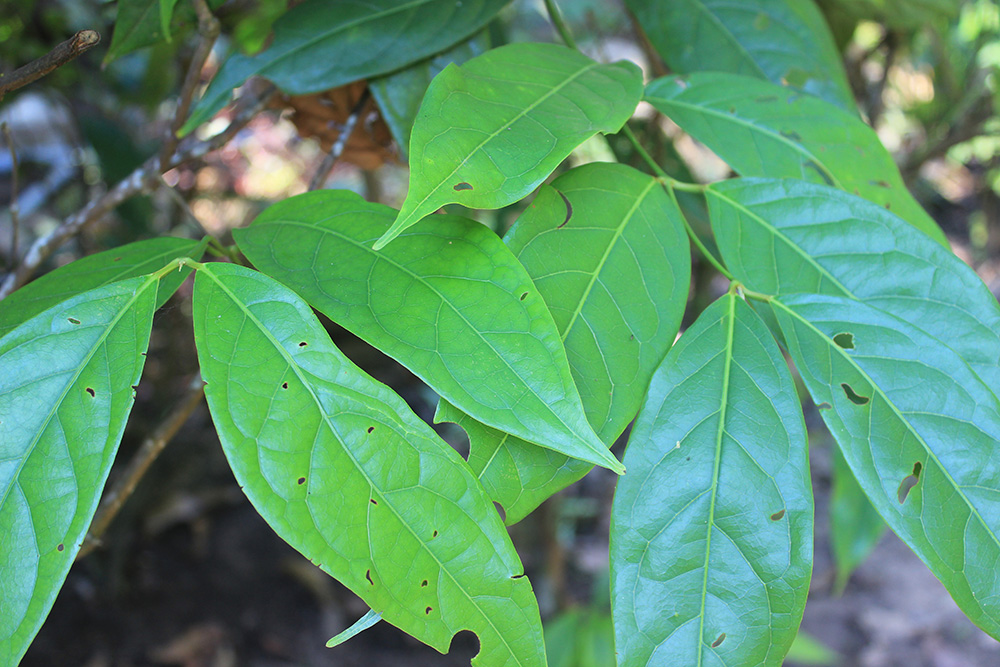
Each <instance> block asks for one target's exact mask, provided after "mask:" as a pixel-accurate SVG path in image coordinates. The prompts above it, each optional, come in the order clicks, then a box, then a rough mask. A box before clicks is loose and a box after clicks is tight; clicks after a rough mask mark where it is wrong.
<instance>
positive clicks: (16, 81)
mask: <svg viewBox="0 0 1000 667" xmlns="http://www.w3.org/2000/svg"><path fill="white" fill-rule="evenodd" d="M100 41H101V35H100V34H99V33H98V32H97V31H96V30H81V31H80V32H78V33H76V34H75V35H73V36H72V37H70V38H69V39H67V40H66V41H65V42H63V43H62V44H60V45H59V46H57V47H56V48H54V49H52V50H51V51H49V52H48V53H46V54H45V55H44V56H42V57H41V58H38V59H37V60H32V61H31V62H30V63H28V64H27V65H24V66H23V67H18V68H17V69H16V70H14V71H13V72H11V73H10V74H0V100H2V99H3V96H4V95H6V94H7V93H9V92H10V91H12V90H17V89H18V88H21V87H22V86H27V85H28V84H29V83H31V82H33V81H37V80H38V79H41V78H42V77H43V76H45V75H46V74H48V73H49V72H51V71H52V70H54V69H56V68H57V67H62V66H63V65H65V64H66V63H68V62H69V61H70V60H73V58H76V57H77V56H78V55H80V54H82V53H84V52H86V51H88V50H90V49H92V48H93V47H95V46H96V45H97V43H98V42H100Z"/></svg>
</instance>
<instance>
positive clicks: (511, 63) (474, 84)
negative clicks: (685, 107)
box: [376, 43, 642, 248]
mask: <svg viewBox="0 0 1000 667" xmlns="http://www.w3.org/2000/svg"><path fill="white" fill-rule="evenodd" d="M641 97H642V73H641V72H640V70H639V68H638V67H636V66H635V65H634V64H633V63H631V62H628V61H620V62H617V63H612V64H609V65H602V64H600V63H597V62H594V61H593V60H591V59H590V58H587V57H586V56H584V55H583V54H581V53H580V52H578V51H574V50H572V49H568V48H566V47H564V46H558V45H556V44H525V43H518V44H508V45H507V46H503V47H500V48H499V49H493V50H492V51H488V52H486V53H484V54H483V55H481V56H477V57H476V58H473V59H472V60H470V61H468V62H466V63H465V64H464V65H461V66H449V67H446V68H445V69H444V71H443V72H441V73H440V74H439V75H438V76H437V77H436V78H435V79H434V81H433V82H432V83H431V85H430V87H429V88H428V89H427V94H426V95H425V96H424V101H423V103H422V104H421V105H420V113H419V114H418V115H417V120H416V122H415V123H414V125H413V133H412V135H411V138H410V164H411V167H412V168H411V172H410V189H409V191H408V192H407V193H406V199H405V200H404V201H403V206H402V209H401V210H400V212H399V217H398V218H396V221H395V222H394V223H393V225H392V227H391V228H390V229H389V231H388V232H386V234H385V235H383V236H382V238H380V239H379V241H378V243H377V244H376V247H379V248H380V247H382V246H384V245H385V244H386V243H388V242H389V241H391V240H392V239H394V238H395V237H396V236H397V235H398V234H399V233H400V232H402V231H403V230H404V229H406V228H407V227H409V226H410V225H412V224H414V223H416V222H417V221H418V220H420V219H421V218H423V217H424V216H426V215H429V214H431V213H433V212H434V211H436V210H437V209H439V208H440V207H442V206H444V205H445V204H452V203H456V204H462V205H463V206H469V207H472V208H500V207H502V206H506V205H508V204H512V203H514V202H516V201H517V200H519V199H521V198H523V197H525V196H526V195H528V194H529V193H530V192H531V191H532V190H534V189H535V188H536V187H538V185H539V184H540V183H541V182H542V181H543V180H544V179H545V178H546V177H547V176H548V175H549V174H551V173H552V170H553V169H555V168H556V167H557V166H558V165H559V163H560V162H562V161H563V160H564V159H565V158H566V157H567V156H568V155H569V154H570V153H571V152H572V151H573V149H574V148H576V147H577V146H579V145H580V144H581V143H583V142H584V141H585V140H586V139H589V138H590V137H592V136H594V135H595V134H597V133H598V132H604V133H608V132H617V131H618V130H619V129H621V126H622V125H623V124H624V123H625V121H626V120H628V118H629V117H630V116H631V115H632V112H633V111H635V107H636V104H638V103H639V99H640V98H641Z"/></svg>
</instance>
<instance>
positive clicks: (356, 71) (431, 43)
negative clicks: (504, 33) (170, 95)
mask: <svg viewBox="0 0 1000 667" xmlns="http://www.w3.org/2000/svg"><path fill="white" fill-rule="evenodd" d="M153 1H154V2H155V1H156V0H153ZM508 2H509V0H463V1H462V2H455V0H406V1H403V2H401V1H400V0H338V1H337V2H330V1H329V0H307V1H306V2H303V3H302V4H300V5H297V6H296V7H294V8H293V9H291V10H289V11H288V13H286V14H285V15H283V16H282V17H281V18H280V19H278V20H277V21H276V22H275V24H274V40H273V41H272V42H271V45H270V46H269V47H268V48H267V50H265V51H262V52H261V53H258V54H257V55H254V56H245V55H243V54H240V53H234V54H232V55H231V56H229V58H228V59H227V60H226V61H225V62H224V63H223V64H222V67H220V68H219V72H218V74H216V75H215V78H214V79H213V80H212V83H211V84H209V86H208V90H206V91H205V95H204V96H203V97H202V99H201V101H199V102H198V104H197V105H196V107H195V109H194V111H193V112H192V113H191V117H190V119H189V120H188V121H187V123H185V124H184V127H183V128H182V131H181V132H182V134H184V133H187V132H190V131H191V130H193V129H194V128H195V127H196V126H198V125H199V124H201V123H203V122H205V121H206V120H208V119H209V118H211V117H212V116H213V115H214V114H215V112H217V111H218V110H219V109H221V108H222V107H223V106H225V104H226V102H227V101H228V100H229V95H230V93H231V92H232V90H233V89H234V88H236V87H238V86H241V85H243V82H244V81H246V80H247V79H248V78H250V77H251V76H263V77H266V78H268V79H270V80H271V81H272V82H274V84H275V85H276V86H278V88H280V89H281V90H283V91H284V92H286V93H289V94H291V95H304V94H306V93H317V92H320V91H323V90H329V89H331V88H336V87H338V86H342V85H344V84H345V83H351V82H352V81H357V80H358V79H367V78H369V77H373V76H378V75H380V74H387V73H389V72H392V71H394V70H397V69H399V68H401V67H405V66H406V65H409V64H410V63H414V62H417V61H419V60H423V59H424V58H427V57H428V56H431V55H434V54H435V53H439V52H441V51H444V50H445V49H447V48H448V47H450V46H451V45H453V44H455V43H456V42H460V41H462V40H463V39H465V38H466V37H468V36H469V35H471V34H473V33H475V32H476V31H477V30H479V29H480V28H482V27H483V26H484V25H486V24H487V23H488V22H489V21H490V19H492V18H493V17H494V16H495V15H496V13H497V12H498V11H500V9H501V8H502V7H503V6H504V5H506V4H507V3H508Z"/></svg>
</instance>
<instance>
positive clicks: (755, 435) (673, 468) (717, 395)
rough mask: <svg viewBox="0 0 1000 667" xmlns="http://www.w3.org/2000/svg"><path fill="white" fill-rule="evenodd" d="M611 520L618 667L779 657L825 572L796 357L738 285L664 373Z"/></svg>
mask: <svg viewBox="0 0 1000 667" xmlns="http://www.w3.org/2000/svg"><path fill="white" fill-rule="evenodd" d="M625 460H626V461H627V462H628V469H629V472H628V474H627V475H625V476H623V477H622V478H621V479H620V480H619V482H618V488H617V491H616V493H615V500H614V507H613V509H612V517H611V521H612V523H611V581H612V588H611V593H612V608H613V610H614V619H615V639H616V647H617V652H618V664H619V665H622V666H623V667H625V666H629V667H631V666H633V665H704V664H711V665H727V666H729V667H736V666H738V665H748V666H749V665H753V666H757V665H780V664H781V660H782V658H783V657H784V655H785V653H786V652H787V651H788V649H789V646H790V645H791V644H792V641H793V639H794V638H795V635H796V631H797V630H798V625H799V621H800V620H801V618H802V610H803V608H804V606H805V602H806V594H807V592H808V588H809V576H810V571H811V569H812V540H813V537H812V528H813V500H812V490H811V487H810V481H809V464H808V455H807V451H806V434H805V426H804V424H803V422H802V413H801V409H800V407H799V400H798V397H797V395H796V392H795V386H794V384H793V382H792V378H791V375H790V374H789V371H788V367H787V366H786V364H785V360H784V358H783V357H782V355H781V352H780V351H779V350H778V347H777V345H776V344H775V342H774V339H773V338H772V336H771V334H770V333H769V332H768V330H767V328H766V326H765V325H764V323H763V322H762V321H761V320H760V318H759V317H758V316H757V315H756V314H755V313H754V312H753V310H752V309H751V308H750V307H749V306H748V305H746V303H745V302H744V301H743V300H742V299H740V298H738V297H737V296H736V295H734V294H733V293H732V292H730V293H729V294H727V295H725V296H723V297H722V298H721V299H719V300H718V301H716V302H715V303H713V304H712V305H711V306H709V307H708V308H707V309H706V310H705V311H704V312H703V313H702V314H701V315H700V316H699V317H698V319H697V320H696V321H695V323H694V324H693V325H692V326H691V327H690V328H689V329H688V330H687V331H686V332H685V333H684V334H683V335H682V336H681V338H680V340H679V341H678V342H677V344H676V345H674V347H673V349H671V350H670V352H669V353H668V354H667V357H666V359H665V360H664V362H663V364H662V365H661V366H660V367H659V369H657V372H656V375H654V377H653V381H652V383H651V385H650V387H649V393H648V395H647V397H646V400H645V403H644V404H643V407H642V410H641V411H640V413H639V416H638V418H637V419H636V423H635V426H633V428H632V434H631V436H630V438H629V446H628V449H627V450H626V452H625Z"/></svg>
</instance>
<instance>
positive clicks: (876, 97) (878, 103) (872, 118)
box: [868, 30, 899, 127]
mask: <svg viewBox="0 0 1000 667" xmlns="http://www.w3.org/2000/svg"><path fill="white" fill-rule="evenodd" d="M881 44H885V58H884V60H883V64H882V76H881V77H879V80H878V81H877V82H876V83H875V89H874V90H872V91H871V94H870V95H869V97H868V124H869V125H871V126H872V127H875V125H877V124H878V120H879V117H880V116H881V115H882V111H883V109H884V108H885V100H884V99H883V98H884V96H885V86H886V84H887V83H888V82H889V73H890V70H892V68H893V66H894V65H895V63H896V52H897V48H898V46H899V36H898V35H897V34H896V33H895V32H893V31H891V30H890V31H888V32H887V33H886V34H885V37H884V38H883V39H882V42H881Z"/></svg>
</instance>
